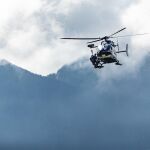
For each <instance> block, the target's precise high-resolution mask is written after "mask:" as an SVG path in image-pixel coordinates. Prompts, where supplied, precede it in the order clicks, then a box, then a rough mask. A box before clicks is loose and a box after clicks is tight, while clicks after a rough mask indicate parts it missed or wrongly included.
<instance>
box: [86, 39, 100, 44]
mask: <svg viewBox="0 0 150 150" xmlns="http://www.w3.org/2000/svg"><path fill="white" fill-rule="evenodd" d="M98 41H101V39H98V40H95V41H91V42H87V43H88V44H90V43H95V42H98Z"/></svg>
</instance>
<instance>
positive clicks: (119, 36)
mask: <svg viewBox="0 0 150 150" xmlns="http://www.w3.org/2000/svg"><path fill="white" fill-rule="evenodd" d="M148 34H150V33H142V34H133V35H132V34H131V35H122V36H114V37H110V38H124V37H132V36H142V35H148Z"/></svg>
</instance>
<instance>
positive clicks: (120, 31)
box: [109, 28, 126, 37]
mask: <svg viewBox="0 0 150 150" xmlns="http://www.w3.org/2000/svg"><path fill="white" fill-rule="evenodd" d="M125 29H126V28H122V29H121V30H119V31H117V32H115V33H113V34H112V35H110V36H109V37H111V36H114V35H115V34H117V33H119V32H121V31H123V30H125Z"/></svg>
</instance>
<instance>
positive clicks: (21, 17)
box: [0, 0, 149, 75]
mask: <svg viewBox="0 0 150 150" xmlns="http://www.w3.org/2000/svg"><path fill="white" fill-rule="evenodd" d="M109 3H110V5H109V7H108V6H107V5H106V4H107V2H106V1H98V0H94V1H91V0H76V1H71V0H32V1H30V0H21V1H20V0H5V1H2V0H0V33H1V34H0V58H2V59H7V60H8V61H10V62H12V63H14V64H16V65H18V66H21V67H23V68H25V69H27V70H30V71H32V72H34V73H38V74H42V75H47V74H49V73H54V72H57V71H58V69H60V68H61V67H62V66H63V65H65V64H70V63H72V62H74V61H76V60H78V59H80V58H82V57H85V56H89V55H90V52H89V51H88V49H87V48H86V47H85V46H86V45H84V44H85V43H84V42H77V41H75V42H74V41H61V40H60V39H59V38H60V37H62V36H67V35H68V33H70V32H71V35H72V36H81V35H85V33H87V34H86V35H97V36H99V33H104V32H106V31H108V30H109V31H108V33H109V32H111V31H113V30H114V29H117V28H118V27H120V26H121V22H120V20H122V22H123V24H124V25H125V26H127V27H128V29H129V30H130V32H133V33H136V32H137V33H141V32H145V30H146V31H147V29H148V26H149V25H148V21H147V19H148V17H149V13H147V12H149V9H148V4H147V3H148V2H146V0H145V1H144V0H140V1H139V3H137V4H136V3H134V4H133V5H132V6H130V7H129V8H128V9H127V10H126V11H123V10H125V9H124V7H127V6H128V5H127V4H126V3H130V2H127V1H125V0H121V1H115V2H114V1H109ZM145 3H146V4H145ZM116 5H117V6H118V7H114V6H116ZM145 5H146V6H145ZM105 6H107V7H105ZM145 8H146V10H145ZM139 9H140V10H141V9H143V10H144V11H142V12H141V13H139V12H140V11H139ZM89 10H90V12H89ZM80 11H81V12H80ZM88 12H89V13H88ZM76 14H77V15H76ZM133 14H134V15H133ZM145 14H146V18H147V19H146V20H145V19H144V17H143V16H145ZM85 16H89V17H85ZM139 16H140V17H139ZM138 17H139V18H141V17H142V23H141V22H140V23H138V24H137V23H136V22H137V19H138ZM119 18H120V20H119ZM84 22H86V23H84ZM146 23H147V24H146ZM78 24H79V26H78ZM140 24H141V25H140ZM90 26H91V28H92V29H89V27H90ZM114 26H115V27H114ZM81 27H82V29H81ZM108 27H109V28H108ZM85 29H86V30H85ZM143 29H145V30H143ZM82 30H84V31H83V32H82ZM92 31H93V32H92ZM91 32H92V33H91ZM69 35H70V34H69ZM144 38H146V37H144ZM139 39H140V38H139ZM133 41H134V42H135V43H140V41H138V38H137V39H136V40H133ZM145 41H146V39H145ZM134 42H132V45H133V46H134V45H135V44H134ZM140 46H142V45H139V47H140ZM143 47H145V44H143ZM136 53H137V54H136ZM145 53H147V52H146V51H145V52H143V53H142V55H145ZM132 54H133V56H136V59H135V60H134V62H133V61H132V60H133V59H124V58H123V61H124V62H127V61H130V64H133V66H134V64H137V62H138V61H139V59H137V58H138V57H139V58H141V56H140V55H139V53H138V51H132ZM135 54H136V55H135ZM131 58H133V57H131ZM142 58H143V57H142ZM127 67H129V66H127ZM127 67H126V68H127ZM112 69H113V70H114V68H112ZM104 72H105V71H104ZM114 72H115V71H114Z"/></svg>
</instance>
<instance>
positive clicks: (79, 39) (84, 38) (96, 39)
mask: <svg viewBox="0 0 150 150" xmlns="http://www.w3.org/2000/svg"><path fill="white" fill-rule="evenodd" d="M61 39H62V40H98V39H100V38H61Z"/></svg>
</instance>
